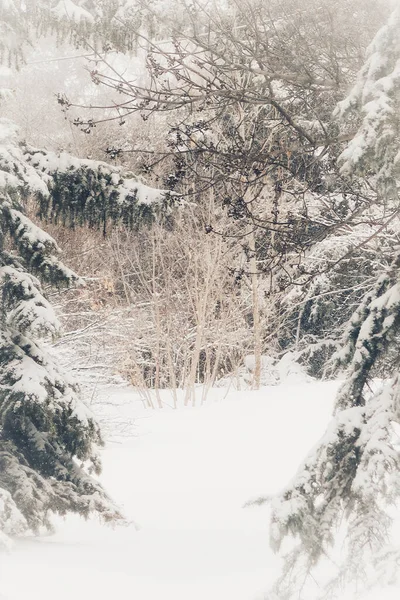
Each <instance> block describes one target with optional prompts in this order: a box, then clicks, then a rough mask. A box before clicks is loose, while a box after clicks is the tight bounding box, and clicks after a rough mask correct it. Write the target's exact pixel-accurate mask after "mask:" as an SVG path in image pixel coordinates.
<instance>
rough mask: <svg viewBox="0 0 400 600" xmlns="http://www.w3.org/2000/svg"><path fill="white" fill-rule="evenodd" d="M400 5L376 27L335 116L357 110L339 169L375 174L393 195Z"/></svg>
mask: <svg viewBox="0 0 400 600" xmlns="http://www.w3.org/2000/svg"><path fill="white" fill-rule="evenodd" d="M399 98H400V7H398V8H396V10H395V11H394V12H393V14H392V15H391V17H390V19H389V21H388V22H387V23H386V24H385V25H384V26H383V27H382V28H381V29H380V30H379V31H378V33H377V34H376V36H375V38H374V40H373V41H372V43H371V44H370V46H369V48H368V59H367V61H366V63H365V65H364V67H363V68H362V70H361V71H360V73H359V75H358V78H357V81H356V83H355V85H354V87H353V89H352V90H351V92H350V94H349V95H348V97H347V98H346V99H345V100H344V101H342V102H341V103H340V104H339V105H338V107H337V109H336V116H337V117H339V118H341V119H343V117H344V116H346V115H347V114H348V113H350V112H351V111H354V110H356V111H358V112H359V113H360V116H361V126H360V128H359V130H358V132H357V134H356V135H355V136H354V138H353V139H352V141H351V142H350V143H349V145H348V147H347V148H346V149H345V150H344V151H343V153H342V154H341V157H340V161H341V163H342V167H341V170H342V173H343V174H346V175H351V174H352V173H355V172H358V173H361V174H362V173H365V172H366V171H367V170H369V171H371V170H372V171H373V172H374V173H376V174H377V178H378V183H379V184H380V185H381V188H383V189H384V190H386V193H387V194H389V195H393V194H394V195H396V184H395V181H394V178H395V176H396V175H398V173H399V168H400V152H399V136H400V128H399V119H398V114H399Z"/></svg>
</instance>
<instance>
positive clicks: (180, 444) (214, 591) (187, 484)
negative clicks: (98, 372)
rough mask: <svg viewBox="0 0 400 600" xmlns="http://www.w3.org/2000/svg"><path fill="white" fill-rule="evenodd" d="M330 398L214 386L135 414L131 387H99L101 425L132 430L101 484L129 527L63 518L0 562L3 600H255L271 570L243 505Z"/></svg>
mask: <svg viewBox="0 0 400 600" xmlns="http://www.w3.org/2000/svg"><path fill="white" fill-rule="evenodd" d="M336 389H337V383H323V384H321V383H314V384H296V385H281V386H274V387H270V388H263V389H262V390H260V391H259V392H248V391H247V392H229V393H228V394H227V391H226V390H225V389H216V390H213V391H212V393H211V396H210V397H209V399H208V400H207V402H206V403H205V404H204V405H203V406H202V407H199V408H194V409H193V408H182V409H178V410H171V409H170V408H168V404H170V392H165V393H164V395H163V399H164V401H165V408H164V409H163V410H146V409H144V408H143V407H142V402H141V401H140V399H139V397H138V396H135V395H134V394H133V393H132V391H131V390H129V389H126V390H119V391H118V392H116V393H114V392H113V390H110V391H109V392H108V393H107V394H105V396H104V398H103V402H102V404H101V406H102V411H101V412H102V418H104V417H105V415H104V411H107V413H108V414H107V418H109V419H112V418H113V417H114V416H115V415H116V414H117V415H119V416H120V417H121V418H124V419H125V420H126V421H127V422H129V420H130V419H132V418H134V426H133V427H132V428H131V431H130V432H129V435H126V434H125V435H124V436H122V435H118V434H117V435H113V436H111V438H110V439H109V442H108V443H107V446H106V449H105V451H104V453H103V462H104V473H103V476H102V481H103V482H104V484H105V486H106V487H107V489H108V490H109V491H110V493H111V494H112V495H113V496H114V498H115V500H116V501H117V502H118V503H120V504H121V505H122V507H123V510H124V511H125V514H126V515H127V517H128V519H130V520H132V521H134V524H131V525H130V526H128V527H118V528H117V529H115V530H113V529H110V528H108V527H106V526H104V525H101V524H100V523H98V522H96V521H95V520H92V521H89V522H85V521H82V520H80V519H79V518H78V517H68V518H67V519H66V520H65V521H62V520H60V521H58V522H57V533H56V534H55V535H53V536H44V537H41V538H27V539H21V540H19V541H17V542H16V545H15V547H14V549H13V550H12V552H11V553H9V554H1V555H0V594H2V595H3V600H4V599H5V600H25V599H26V598H27V597H29V598H30V599H31V600H39V599H40V600H54V597H55V590H56V595H57V600H66V599H67V598H68V600H70V598H71V597H74V598H76V599H77V600H83V599H85V598H96V600H108V599H111V598H118V599H124V598H135V597H137V598H140V600H156V599H157V600H159V599H160V598H166V599H168V600H169V599H170V598H171V600H172V599H173V600H184V599H185V600H187V599H188V598H190V600H204V599H205V598H207V600H224V599H225V598H226V599H228V598H229V600H246V599H249V600H250V599H256V600H261V599H262V598H263V596H264V592H265V590H266V589H267V588H268V586H269V585H270V583H271V582H272V580H273V579H274V577H275V576H276V575H277V573H278V569H279V564H280V562H279V559H278V558H277V557H275V556H274V555H273V554H272V553H271V551H270V550H269V547H268V538H269V532H268V529H269V523H268V520H269V513H268V507H267V506H266V505H263V506H261V507H257V506H250V507H246V508H244V504H245V503H246V502H248V501H249V500H250V499H254V498H257V497H259V496H265V495H266V494H267V495H268V494H273V493H276V492H278V491H279V490H280V488H281V487H282V486H284V485H285V484H286V483H287V481H288V480H289V479H290V478H291V477H292V476H293V473H294V472H295V471H296V469H297V467H298V464H299V461H300V459H301V458H302V457H304V456H305V455H306V453H307V451H308V450H309V447H310V446H312V445H313V444H314V443H315V442H316V441H317V439H318V438H319V437H320V435H321V434H322V433H323V431H324V428H325V426H326V423H327V421H328V419H329V415H330V413H331V410H332V401H333V397H334V394H335V392H336ZM107 396H108V397H107ZM310 415H312V416H313V418H310ZM278 457H279V458H278ZM22 573H23V577H21V574H22ZM60 582H62V585H60Z"/></svg>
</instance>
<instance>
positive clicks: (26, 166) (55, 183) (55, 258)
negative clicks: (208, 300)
mask: <svg viewBox="0 0 400 600" xmlns="http://www.w3.org/2000/svg"><path fill="white" fill-rule="evenodd" d="M65 7H69V9H71V10H72V8H73V3H72V2H70V3H66V2H62V3H59V4H57V3H52V2H27V3H26V5H25V6H22V4H21V3H16V2H13V1H12V0H1V2H0V24H1V28H2V30H3V31H4V32H6V34H7V35H4V36H3V37H2V40H1V43H0V52H1V58H2V59H3V60H5V61H6V62H8V63H9V64H11V65H17V66H18V63H19V61H20V60H22V49H23V45H24V43H25V42H26V40H27V35H28V33H29V31H30V30H32V27H35V26H36V27H39V26H40V25H41V24H43V26H45V27H47V26H48V25H49V24H51V23H52V22H53V21H51V18H53V17H54V18H55V17H57V18H58V17H60V15H59V14H58V13H59V11H60V10H61V8H65ZM80 8H81V9H82V11H84V9H83V8H82V7H80ZM49 11H50V12H49ZM76 15H78V17H79V19H75V21H76V20H79V24H80V26H83V25H84V23H85V22H86V20H85V19H84V18H83V17H85V14H84V13H83V12H81V13H79V12H78V13H76V14H75V16H76ZM56 20H57V19H56ZM59 20H60V19H59ZM61 21H62V19H61ZM87 21H88V22H91V21H90V19H87ZM28 24H29V26H30V27H28ZM72 29H73V31H74V34H75V33H76V29H74V28H72ZM60 30H62V27H61V29H60V28H58V31H60ZM70 31H71V27H70ZM0 97H1V95H0ZM32 199H34V200H35V202H37V204H38V206H39V213H40V216H41V217H42V218H43V217H45V218H47V219H50V220H54V221H62V222H63V223H65V224H68V225H69V226H72V227H73V226H74V225H75V224H83V223H86V224H88V225H89V226H92V227H99V226H100V225H101V226H102V227H103V229H104V230H105V228H106V225H107V223H109V222H116V221H118V220H121V221H122V222H123V223H125V224H127V225H129V226H130V227H136V226H138V225H140V224H142V223H143V222H146V221H150V220H152V219H153V218H154V217H155V216H156V214H157V213H158V212H159V211H160V212H163V214H165V213H168V210H167V207H168V206H169V205H170V201H171V196H166V195H165V194H163V193H160V192H159V191H157V190H153V189H151V188H148V187H146V186H145V185H143V184H141V183H139V182H138V181H136V180H134V179H133V178H132V177H131V176H129V174H128V175H127V176H124V175H123V174H122V172H121V170H120V169H118V168H116V167H112V166H110V165H107V164H106V163H101V162H95V161H83V160H79V159H76V158H74V157H71V156H69V155H68V154H65V153H62V154H60V155H56V154H54V153H51V152H46V151H39V150H36V149H34V148H32V147H28V146H26V145H23V144H21V143H19V140H18V130H17V127H16V126H15V125H14V124H13V123H12V122H10V121H8V120H6V119H0V294H1V300H2V301H1V308H0V545H1V544H2V543H6V544H7V543H8V541H9V537H10V536H12V535H16V534H20V533H22V532H25V531H38V530H39V529H40V528H42V527H50V517H51V513H58V514H65V513H67V512H68V511H73V512H77V513H79V514H82V515H84V516H87V515H89V513H90V512H93V511H94V512H97V513H99V514H101V516H102V517H103V518H104V519H105V520H107V521H108V520H115V519H119V518H120V513H119V511H118V508H117V507H115V506H114V504H113V503H112V501H111V500H110V499H109V498H108V496H107V494H106V493H105V491H104V490H103V488H102V487H101V485H100V484H99V483H98V481H97V480H96V479H95V478H94V477H93V474H98V473H99V472H100V461H99V458H98V456H97V454H96V447H97V446H99V445H101V444H102V439H101V434H100V430H99V427H98V425H97V423H96V421H95V419H94V417H93V415H92V413H91V411H90V410H89V409H88V408H87V407H86V406H85V405H84V404H83V402H82V400H81V398H80V395H79V389H78V387H77V385H76V383H75V382H73V381H72V380H70V379H69V378H68V377H67V376H66V375H65V374H64V373H62V371H61V370H60V368H59V366H58V365H57V363H56V361H54V360H53V359H52V357H51V355H50V354H48V352H47V351H46V349H45V346H44V345H43V342H42V340H43V339H44V340H46V339H47V338H49V337H52V336H55V335H56V334H57V332H58V330H59V323H58V321H57V318H56V315H55V313H54V311H53V309H52V307H51V305H50V304H49V302H48V301H47V299H46V297H45V293H44V289H43V285H46V286H48V285H50V286H55V287H58V288H60V287H62V286H69V285H71V284H76V283H79V278H78V276H77V275H75V273H73V272H72V271H71V270H69V269H68V268H67V267H66V266H64V265H63V263H62V262H61V260H60V258H59V254H60V250H59V248H58V247H57V245H56V243H55V241H54V240H53V239H52V238H51V236H49V235H48V234H46V233H45V232H44V231H43V230H42V229H41V228H40V227H38V226H36V225H35V224H34V223H33V222H32V221H31V219H30V218H28V217H27V216H26V214H25V211H24V207H25V206H26V204H27V202H28V201H29V202H31V201H32Z"/></svg>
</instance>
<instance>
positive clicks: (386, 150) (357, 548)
mask: <svg viewBox="0 0 400 600" xmlns="http://www.w3.org/2000/svg"><path fill="white" fill-rule="evenodd" d="M399 64H400V8H397V9H396V10H395V11H394V13H393V14H392V16H391V17H390V19H389V21H388V23H387V24H386V25H385V26H384V27H382V28H381V30H380V31H379V32H378V33H377V35H376V37H375V39H374V40H373V42H372V44H371V45H370V47H369V50H368V58H367V61H366V64H365V66H364V67H363V68H362V70H361V72H360V74H359V77H358V80H357V82H356V85H355V87H354V89H353V90H352V92H351V93H350V95H349V97H348V98H347V99H346V100H345V101H344V102H343V103H341V105H340V106H339V108H338V110H337V115H340V116H341V118H342V119H344V118H345V116H346V114H348V113H349V111H350V110H351V109H355V110H356V111H358V112H356V114H355V118H356V119H357V120H358V121H359V128H358V131H357V133H356V134H355V135H354V137H353V139H352V141H351V142H350V144H349V145H348V147H347V148H346V149H345V151H344V152H343V153H342V155H341V157H340V162H341V164H342V173H343V174H344V175H345V176H349V177H354V178H356V177H363V178H367V179H368V181H369V182H370V185H371V186H373V187H374V188H375V190H376V198H377V202H378V206H379V207H380V209H381V212H382V214H383V215H384V218H383V219H382V224H381V225H380V227H379V228H378V229H377V231H376V235H378V234H379V233H380V232H381V231H382V230H384V229H385V228H387V227H389V225H390V224H391V223H392V222H393V220H394V219H395V218H396V217H397V215H398V210H399V209H398V163H399V149H400V148H399V141H400V140H399V119H398V114H399V108H400V107H399V101H400V71H399ZM352 122H353V123H354V117H352ZM399 268H400V256H399V254H398V244H397V246H396V245H395V244H394V245H393V246H392V260H391V264H390V265H389V266H388V268H387V269H386V270H384V271H381V272H380V273H379V274H377V279H376V283H375V285H374V287H373V288H372V290H371V291H369V292H368V293H367V294H366V296H365V297H364V298H363V301H362V302H361V304H360V306H359V307H358V308H357V310H356V311H355V312H354V314H353V316H352V318H351V319H350V322H349V324H348V327H347V331H346V335H345V344H344V347H343V349H342V350H341V351H340V352H339V353H338V354H337V355H336V362H337V364H338V365H339V366H344V367H346V368H347V379H346V381H345V383H344V384H343V386H342V387H341V389H340V391H339V394H338V397H337V399H336V405H335V413H334V417H333V420H332V422H331V424H330V426H329V428H328V431H327V432H326V434H325V436H324V437H323V438H322V440H321V441H320V442H319V443H318V445H317V446H316V448H315V449H314V450H313V451H312V452H311V453H310V455H309V456H308V458H307V459H306V461H305V462H304V464H303V465H302V467H301V468H300V470H299V472H298V474H297V475H296V477H295V478H294V480H293V481H292V482H291V484H290V485H289V486H288V487H287V488H286V489H285V490H284V491H283V492H282V493H281V495H280V496H279V497H278V498H277V499H276V500H275V501H274V503H273V511H272V518H271V543H272V546H273V547H274V548H275V549H276V550H279V549H280V548H281V545H282V543H283V541H284V539H285V538H286V537H287V536H289V535H291V536H293V537H295V538H296V539H297V540H298V545H297V546H296V547H295V548H294V549H293V550H292V551H291V552H290V553H289V554H288V555H287V556H286V558H285V569H284V572H283V575H282V577H281V578H280V580H279V581H278V582H277V585H276V588H275V592H274V593H275V594H277V597H279V598H289V597H291V595H292V594H294V593H295V592H296V597H298V594H299V590H301V589H302V586H303V584H304V581H305V579H306V578H307V575H309V574H310V573H311V571H312V569H313V567H314V566H315V564H316V563H317V562H318V561H319V560H320V559H321V558H323V557H324V556H327V555H328V552H329V547H330V546H332V545H334V541H335V536H334V533H335V530H337V528H338V527H339V525H340V524H342V526H343V522H345V523H346V528H347V542H346V545H345V548H346V552H343V553H342V559H343V560H342V562H341V564H340V565H339V572H338V576H337V577H336V578H335V579H334V580H333V581H332V582H331V584H330V586H329V587H328V591H329V590H331V589H332V588H333V587H334V586H335V585H336V584H338V583H343V582H344V581H347V580H351V579H353V578H354V577H355V578H356V579H358V582H360V580H361V579H365V577H366V571H365V566H366V563H367V562H371V563H372V564H374V565H375V567H376V571H377V572H379V571H381V570H382V565H384V566H385V567H386V569H387V571H390V559H391V558H392V559H393V560H395V559H396V558H398V550H396V549H394V548H392V547H391V545H390V524H391V520H390V518H389V512H388V510H387V508H388V506H389V505H391V504H392V503H393V502H394V501H395V499H396V498H397V497H398V496H399V492H400V481H399V476H398V473H399V467H400V457H399V451H398V447H397V445H396V441H395V438H394V430H393V424H399V423H400V404H399V403H400V393H399V390H400V388H399V366H400V365H399V358H398V350H397V344H398V334H399V326H400V283H399ZM392 350H394V352H393V351H392ZM382 361H385V362H386V364H385V368H386V369H387V371H389V374H390V376H391V380H390V381H389V382H388V383H387V384H386V385H385V386H383V387H382V388H381V389H379V390H378V391H377V392H374V391H371V387H370V386H369V383H370V381H371V378H372V377H373V375H374V374H375V373H376V372H377V367H378V366H379V364H380V363H381V362H382ZM364 583H365V581H364ZM325 591H326V590H325ZM274 593H273V594H272V595H271V598H272V597H274V598H275V597H276V596H275V595H274Z"/></svg>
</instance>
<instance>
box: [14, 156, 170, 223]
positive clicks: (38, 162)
mask: <svg viewBox="0 0 400 600" xmlns="http://www.w3.org/2000/svg"><path fill="white" fill-rule="evenodd" d="M24 158H25V160H26V162H27V164H29V165H30V166H32V167H33V168H34V169H35V170H36V171H37V172H39V173H40V174H41V176H42V177H43V180H44V181H45V182H46V185H47V190H48V191H47V190H46V192H45V193H39V195H38V196H39V215H40V216H41V217H42V218H44V219H50V220H53V221H55V222H59V221H61V222H62V223H63V224H64V225H65V224H66V225H69V226H75V225H78V224H79V225H83V224H87V225H89V226H90V227H100V226H103V227H104V228H105V226H106V224H107V222H110V221H111V222H113V223H116V222H117V221H121V222H123V223H124V224H125V225H127V226H128V227H129V228H131V229H135V228H137V227H140V226H141V225H143V224H146V223H151V222H153V221H154V220H155V219H156V218H157V217H158V218H164V219H165V218H167V216H168V215H169V214H170V213H171V210H172V208H173V206H174V205H175V204H177V203H178V196H177V195H176V194H175V193H173V192H167V191H162V190H157V189H154V188H151V187H148V186H146V185H144V184H143V183H141V182H139V181H137V180H136V179H134V178H133V176H132V174H130V173H128V174H124V173H123V171H122V170H121V169H120V168H118V167H113V166H111V165H109V164H107V163H104V162H100V161H92V160H82V159H78V158H75V157H73V156H70V155H69V154H67V153H64V152H63V153H61V154H60V155H58V156H57V155H56V154H54V153H52V152H45V151H39V150H33V149H30V148H26V149H25V152H24Z"/></svg>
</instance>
